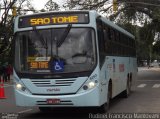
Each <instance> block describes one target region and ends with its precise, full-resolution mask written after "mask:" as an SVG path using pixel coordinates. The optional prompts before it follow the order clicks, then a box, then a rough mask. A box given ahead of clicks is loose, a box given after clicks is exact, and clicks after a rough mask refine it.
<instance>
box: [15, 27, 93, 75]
mask: <svg viewBox="0 0 160 119" xmlns="http://www.w3.org/2000/svg"><path fill="white" fill-rule="evenodd" d="M65 30H66V28H53V29H45V30H40V29H36V32H35V30H34V29H33V30H30V31H23V32H18V33H16V38H15V39H16V47H15V49H16V50H15V56H16V57H15V67H16V70H17V71H19V72H21V73H23V72H25V73H26V72H27V73H41V72H42V73H73V72H82V71H89V70H92V69H93V67H94V64H95V59H96V58H95V57H96V56H95V35H94V30H93V29H92V28H71V29H70V30H69V33H68V34H67V36H66V38H65V39H64V41H63V43H62V44H61V45H60V46H57V43H58V42H59V40H61V39H62V35H63V33H64V32H65ZM37 32H38V34H37ZM42 39H43V40H42ZM42 41H43V42H42ZM44 44H45V45H44ZM45 46H47V47H45Z"/></svg>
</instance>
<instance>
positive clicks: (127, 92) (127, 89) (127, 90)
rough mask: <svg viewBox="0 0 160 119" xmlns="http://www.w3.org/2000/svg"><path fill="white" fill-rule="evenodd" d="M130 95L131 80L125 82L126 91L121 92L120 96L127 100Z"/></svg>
mask: <svg viewBox="0 0 160 119" xmlns="http://www.w3.org/2000/svg"><path fill="white" fill-rule="evenodd" d="M130 93H131V80H129V79H128V80H127V85H126V90H125V91H123V93H122V95H123V97H124V98H128V97H129V95H130Z"/></svg>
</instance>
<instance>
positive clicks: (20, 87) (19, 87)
mask: <svg viewBox="0 0 160 119" xmlns="http://www.w3.org/2000/svg"><path fill="white" fill-rule="evenodd" d="M16 89H17V90H22V91H25V90H26V88H25V87H24V86H23V85H22V84H20V83H17V84H16Z"/></svg>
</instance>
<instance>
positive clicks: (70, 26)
mask: <svg viewBox="0 0 160 119" xmlns="http://www.w3.org/2000/svg"><path fill="white" fill-rule="evenodd" d="M71 28H72V24H68V26H67V27H66V29H65V31H64V32H63V34H62V37H61V38H60V40H58V41H57V47H61V45H62V44H63V42H64V41H65V40H66V38H67V36H68V34H69V32H70V30H71Z"/></svg>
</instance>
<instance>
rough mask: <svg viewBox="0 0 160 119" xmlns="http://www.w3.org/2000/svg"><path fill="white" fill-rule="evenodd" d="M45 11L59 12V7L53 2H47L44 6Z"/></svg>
mask: <svg viewBox="0 0 160 119" xmlns="http://www.w3.org/2000/svg"><path fill="white" fill-rule="evenodd" d="M45 9H46V10H47V11H54V10H59V9H60V7H59V5H58V4H57V3H55V2H54V1H53V0H49V1H48V2H47V3H46V4H45Z"/></svg>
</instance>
